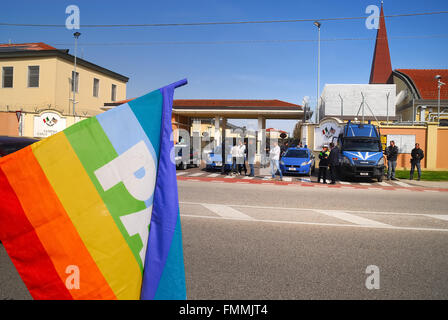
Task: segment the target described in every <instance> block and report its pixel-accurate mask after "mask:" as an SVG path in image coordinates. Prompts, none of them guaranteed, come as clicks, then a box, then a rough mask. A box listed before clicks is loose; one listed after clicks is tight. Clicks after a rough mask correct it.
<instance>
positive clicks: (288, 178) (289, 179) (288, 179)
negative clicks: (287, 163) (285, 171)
mask: <svg viewBox="0 0 448 320" xmlns="http://www.w3.org/2000/svg"><path fill="white" fill-rule="evenodd" d="M283 181H288V182H291V181H292V178H291V177H283Z"/></svg>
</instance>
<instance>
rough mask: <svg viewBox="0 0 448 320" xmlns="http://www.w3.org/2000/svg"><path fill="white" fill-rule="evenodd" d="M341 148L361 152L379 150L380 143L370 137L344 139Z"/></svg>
mask: <svg viewBox="0 0 448 320" xmlns="http://www.w3.org/2000/svg"><path fill="white" fill-rule="evenodd" d="M342 150H344V151H361V152H380V151H381V144H380V142H379V141H378V140H370V139H345V140H344V143H343V147H342Z"/></svg>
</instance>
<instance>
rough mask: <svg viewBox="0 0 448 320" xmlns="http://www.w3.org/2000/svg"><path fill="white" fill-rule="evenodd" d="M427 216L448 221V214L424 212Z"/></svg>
mask: <svg viewBox="0 0 448 320" xmlns="http://www.w3.org/2000/svg"><path fill="white" fill-rule="evenodd" d="M426 216H427V217H431V218H434V219H440V220H444V221H448V214H426Z"/></svg>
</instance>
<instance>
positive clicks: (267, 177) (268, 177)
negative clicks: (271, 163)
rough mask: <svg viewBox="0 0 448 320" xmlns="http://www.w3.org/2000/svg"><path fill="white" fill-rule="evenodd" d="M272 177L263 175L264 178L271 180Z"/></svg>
mask: <svg viewBox="0 0 448 320" xmlns="http://www.w3.org/2000/svg"><path fill="white" fill-rule="evenodd" d="M270 179H271V176H265V177H263V179H262V180H270Z"/></svg>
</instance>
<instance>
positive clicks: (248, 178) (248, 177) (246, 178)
mask: <svg viewBox="0 0 448 320" xmlns="http://www.w3.org/2000/svg"><path fill="white" fill-rule="evenodd" d="M253 178H255V177H250V176H246V177H244V178H243V179H244V180H252V179H253Z"/></svg>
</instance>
